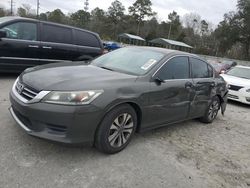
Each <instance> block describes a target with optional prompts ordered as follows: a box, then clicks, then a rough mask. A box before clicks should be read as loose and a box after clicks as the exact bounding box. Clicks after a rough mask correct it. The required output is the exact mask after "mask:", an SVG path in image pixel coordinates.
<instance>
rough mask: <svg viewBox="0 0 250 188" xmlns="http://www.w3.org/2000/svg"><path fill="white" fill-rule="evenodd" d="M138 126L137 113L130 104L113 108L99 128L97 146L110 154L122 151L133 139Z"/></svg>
mask: <svg viewBox="0 0 250 188" xmlns="http://www.w3.org/2000/svg"><path fill="white" fill-rule="evenodd" d="M136 126H137V115H136V112H135V110H134V109H133V108H132V107H131V106H130V105H128V104H124V105H121V106H118V107H116V108H114V109H112V110H111V111H110V112H108V113H107V114H106V116H105V117H104V119H103V121H102V123H101V124H100V126H99V128H98V130H97V133H96V138H95V146H96V148H97V149H98V150H99V151H101V152H104V153H108V154H114V153H117V152H120V151H121V150H123V149H124V148H125V147H126V146H127V145H128V144H129V142H130V141H131V138H132V136H133V134H134V132H135V130H136Z"/></svg>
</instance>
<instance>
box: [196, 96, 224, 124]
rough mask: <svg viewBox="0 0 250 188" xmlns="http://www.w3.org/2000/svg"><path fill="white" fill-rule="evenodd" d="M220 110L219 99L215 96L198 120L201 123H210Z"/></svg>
mask: <svg viewBox="0 0 250 188" xmlns="http://www.w3.org/2000/svg"><path fill="white" fill-rule="evenodd" d="M219 110H220V99H219V97H217V96H215V97H214V98H213V99H212V102H211V103H210V105H209V106H208V109H207V111H206V114H205V115H204V116H203V117H202V118H200V121H201V122H203V123H212V122H213V121H214V119H215V118H216V117H217V115H218V112H219Z"/></svg>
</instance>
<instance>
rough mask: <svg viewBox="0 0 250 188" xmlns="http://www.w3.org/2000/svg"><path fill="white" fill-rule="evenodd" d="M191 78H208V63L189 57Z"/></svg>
mask: <svg viewBox="0 0 250 188" xmlns="http://www.w3.org/2000/svg"><path fill="white" fill-rule="evenodd" d="M190 62H191V67H192V77H193V78H209V77H211V76H210V75H209V71H208V64H207V63H206V62H204V61H201V60H199V59H195V58H190Z"/></svg>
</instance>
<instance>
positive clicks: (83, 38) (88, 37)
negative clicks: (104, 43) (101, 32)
mask: <svg viewBox="0 0 250 188" xmlns="http://www.w3.org/2000/svg"><path fill="white" fill-rule="evenodd" d="M75 36H76V45H80V46H90V47H97V48H100V42H99V40H98V39H97V38H96V36H95V35H93V34H91V33H88V32H84V31H79V30H75Z"/></svg>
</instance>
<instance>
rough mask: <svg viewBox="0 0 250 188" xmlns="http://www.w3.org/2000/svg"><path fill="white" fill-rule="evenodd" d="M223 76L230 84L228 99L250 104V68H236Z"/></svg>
mask: <svg viewBox="0 0 250 188" xmlns="http://www.w3.org/2000/svg"><path fill="white" fill-rule="evenodd" d="M221 76H222V77H223V78H224V79H225V80H226V82H227V83H228V84H229V85H228V88H229V94H228V99H231V100H235V101H239V102H241V103H245V104H250V67H246V66H236V67H234V68H233V69H231V70H230V71H228V72H227V73H226V74H223V75H221Z"/></svg>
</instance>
